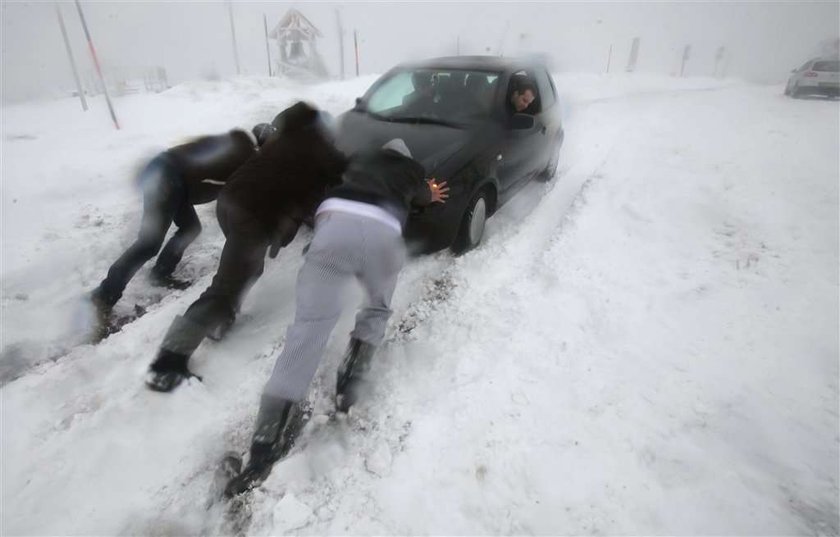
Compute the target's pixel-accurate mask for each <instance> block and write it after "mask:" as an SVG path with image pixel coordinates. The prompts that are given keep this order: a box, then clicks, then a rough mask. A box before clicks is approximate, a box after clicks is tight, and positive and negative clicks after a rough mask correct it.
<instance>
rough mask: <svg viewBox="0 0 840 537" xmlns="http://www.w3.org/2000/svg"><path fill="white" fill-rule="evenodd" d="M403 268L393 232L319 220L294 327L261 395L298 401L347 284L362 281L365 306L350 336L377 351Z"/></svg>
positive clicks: (335, 218)
mask: <svg viewBox="0 0 840 537" xmlns="http://www.w3.org/2000/svg"><path fill="white" fill-rule="evenodd" d="M404 262H405V245H404V243H403V239H402V236H401V234H400V233H398V232H397V231H396V230H395V229H393V228H391V227H389V226H387V225H386V224H383V223H382V222H379V221H378V220H374V219H372V218H369V217H365V216H357V215H354V214H348V213H342V212H337V211H331V212H326V213H322V214H321V215H319V216H318V221H317V222H316V224H315V236H314V238H313V239H312V244H311V246H310V247H309V252H307V254H306V260H305V261H304V264H303V267H302V268H301V269H300V272H299V273H298V278H297V296H296V301H297V309H296V311H295V322H294V324H292V326H290V327H289V329H288V330H287V332H286V343H285V345H284V346H283V351H282V352H281V353H280V356H279V357H278V358H277V362H276V363H275V364H274V371H273V372H272V373H271V378H269V380H268V383H267V384H266V386H265V389H264V390H263V394H264V395H267V396H270V397H275V398H282V399H287V400H290V401H300V400H302V399H303V398H305V397H306V393H307V391H308V390H309V384H310V383H311V382H312V377H314V376H315V371H316V370H317V369H318V364H319V362H320V361H321V356H322V355H323V353H324V348H325V347H326V345H327V341H328V340H329V337H330V333H331V332H332V330H333V328H335V324H336V322H338V318H339V317H340V315H341V310H342V308H343V306H344V305H345V304H344V302H345V301H346V299H345V297H346V289H347V284H348V283H350V282H352V280H353V279H354V278H356V279H358V281H359V283H361V285H362V288H363V289H364V291H365V294H366V299H367V300H366V301H365V304H364V305H363V307H362V308H361V309H360V310H359V312H358V314H357V315H356V326H355V328H354V330H353V334H352V336H353V337H354V338H357V339H360V340H362V341H365V342H367V343H370V344H372V345H379V343H381V342H382V338H383V337H384V336H385V326H386V324H387V322H388V318H389V317H390V316H391V309H390V304H391V297H392V296H393V294H394V287H395V286H396V283H397V276H398V275H399V272H400V270H401V269H402V266H403V263H404Z"/></svg>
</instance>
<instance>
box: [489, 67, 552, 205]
mask: <svg viewBox="0 0 840 537" xmlns="http://www.w3.org/2000/svg"><path fill="white" fill-rule="evenodd" d="M514 76H528V77H529V78H531V79H532V80H533V73H532V72H528V71H526V70H520V71H517V72H516V73H514V74H513V75H512V76H510V77H509V78H508V80H507V81H505V86H502V87H504V88H506V90H505V91H504V92H503V94H502V95H503V96H502V99H501V102H500V103H499V104H498V106H500V107H501V108H502V109H503V113H504V115H505V116H508V117H505V121H506V123H505V132H504V139H503V142H502V144H501V148H500V151H499V154H498V155H497V156H496V159H497V161H498V167H497V170H498V176H499V188H500V189H501V195H502V197H508V196H509V195H511V194H512V192H513V191H515V190H517V189H518V188H517V187H518V186H521V185H522V184H523V183H525V182H526V181H527V180H528V179H530V178H531V176H532V175H533V173H534V169H535V164H534V158H535V156H536V155H537V153H538V151H539V150H540V148H541V147H542V142H541V140H540V138H541V136H542V134H541V129H542V123H541V121H540V120H539V118H538V116H539V114H538V113H536V114H531V115H533V117H534V124H533V125H532V126H531V127H530V128H524V129H513V128H511V125H510V117H509V115H508V112H507V110H506V106H507V102H508V99H509V98H510V95H511V89H510V82H511V79H512V78H513V77H514ZM538 92H539V90H538ZM537 99H539V96H538V95H537ZM537 99H535V102H536V101H537Z"/></svg>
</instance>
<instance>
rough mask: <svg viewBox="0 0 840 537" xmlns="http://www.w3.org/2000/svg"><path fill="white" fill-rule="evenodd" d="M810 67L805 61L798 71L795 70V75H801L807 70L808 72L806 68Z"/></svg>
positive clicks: (808, 62)
mask: <svg viewBox="0 0 840 537" xmlns="http://www.w3.org/2000/svg"><path fill="white" fill-rule="evenodd" d="M810 66H811V62H810V61H807V62H805V63H804V64H802V67H800V68H799V69H797V70H796V72H797V73H801V72H802V71H807V70H808V67H810Z"/></svg>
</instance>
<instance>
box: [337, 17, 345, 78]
mask: <svg viewBox="0 0 840 537" xmlns="http://www.w3.org/2000/svg"><path fill="white" fill-rule="evenodd" d="M335 19H336V21H337V22H338V55H339V57H340V64H341V80H344V27H343V26H342V25H341V13H340V12H339V11H338V8H335Z"/></svg>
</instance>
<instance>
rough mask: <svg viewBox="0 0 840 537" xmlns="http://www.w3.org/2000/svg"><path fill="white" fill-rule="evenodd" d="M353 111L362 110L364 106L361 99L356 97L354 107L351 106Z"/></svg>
mask: <svg viewBox="0 0 840 537" xmlns="http://www.w3.org/2000/svg"><path fill="white" fill-rule="evenodd" d="M353 110H364V106H362V98H361V97H356V105H355V106H353Z"/></svg>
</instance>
